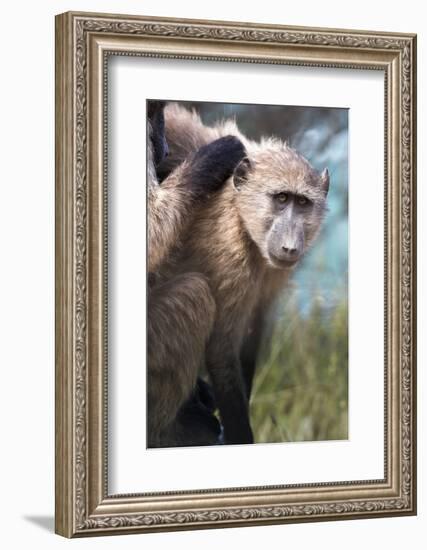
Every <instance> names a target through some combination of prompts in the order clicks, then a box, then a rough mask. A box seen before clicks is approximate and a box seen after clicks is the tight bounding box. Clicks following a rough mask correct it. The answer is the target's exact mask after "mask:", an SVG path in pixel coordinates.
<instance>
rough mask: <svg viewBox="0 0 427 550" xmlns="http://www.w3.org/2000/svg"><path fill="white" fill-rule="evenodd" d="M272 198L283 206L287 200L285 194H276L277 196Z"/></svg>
mask: <svg viewBox="0 0 427 550" xmlns="http://www.w3.org/2000/svg"><path fill="white" fill-rule="evenodd" d="M274 198H275V199H276V200H277V201H278V202H280V204H284V203H285V202H286V201H287V200H288V194H287V193H277V195H274Z"/></svg>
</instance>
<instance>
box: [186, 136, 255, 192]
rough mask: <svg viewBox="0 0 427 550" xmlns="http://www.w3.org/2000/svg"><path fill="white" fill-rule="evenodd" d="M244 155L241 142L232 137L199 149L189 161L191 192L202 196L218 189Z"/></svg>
mask: <svg viewBox="0 0 427 550" xmlns="http://www.w3.org/2000/svg"><path fill="white" fill-rule="evenodd" d="M245 154H246V151H245V148H244V146H243V144H242V142H241V141H240V140H239V139H238V138H236V137H234V136H225V137H222V138H219V139H217V140H215V141H213V142H212V143H209V144H208V145H204V146H203V147H201V148H200V149H199V150H198V151H197V152H196V153H194V155H193V156H192V157H191V159H190V160H191V170H190V172H189V175H188V177H189V178H190V182H189V183H190V187H191V189H192V191H193V192H194V193H195V194H196V195H202V196H203V195H204V194H206V193H210V192H213V191H216V190H217V189H219V188H220V187H221V185H222V184H223V183H224V182H225V181H226V180H227V179H228V178H229V177H230V176H231V175H232V174H233V172H234V169H235V168H236V166H237V164H238V163H239V162H240V161H241V160H242V158H244V156H245Z"/></svg>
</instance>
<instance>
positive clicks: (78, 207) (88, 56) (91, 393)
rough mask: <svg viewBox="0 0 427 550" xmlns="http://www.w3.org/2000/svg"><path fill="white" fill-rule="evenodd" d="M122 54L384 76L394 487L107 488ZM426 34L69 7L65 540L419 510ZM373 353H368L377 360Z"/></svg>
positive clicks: (60, 300) (61, 232) (59, 214)
mask: <svg viewBox="0 0 427 550" xmlns="http://www.w3.org/2000/svg"><path fill="white" fill-rule="evenodd" d="M111 55H118V56H144V57H153V58H164V57H165V58H172V59H173V58H180V59H192V60H196V59H197V60H201V61H205V62H206V63H209V62H212V61H234V62H236V61H237V62H245V63H253V64H257V63H270V64H284V65H298V66H301V67H305V66H306V67H337V68H347V69H350V70H351V69H368V70H370V69H372V70H376V71H382V72H383V73H384V81H385V89H384V121H385V140H384V163H385V164H384V166H385V190H386V192H385V250H386V256H385V257H386V262H385V264H386V265H385V278H386V281H385V287H386V297H385V298H386V299H385V302H386V308H385V312H384V315H385V357H386V360H385V368H384V386H385V410H384V416H385V426H384V441H385V448H384V474H385V475H384V478H383V479H369V480H366V481H352V480H349V481H348V482H336V483H335V482H328V483H306V484H298V485H287V486H286V485H283V486H262V487H243V488H239V489H235V490H229V489H228V490H225V489H224V490H221V489H214V490H200V491H199V490H198V491H182V492H177V491H175V492H174V491H170V492H162V493H144V494H126V495H115V494H113V495H112V494H109V492H108V475H107V464H108V452H107V451H108V446H107V435H108V433H107V412H108V404H107V393H106V390H107V382H108V380H107V372H106V356H107V346H108V342H107V339H106V287H105V269H106V262H107V250H106V212H105V202H106V201H105V193H106V187H105V181H106V177H107V175H106V171H107V169H106V161H105V160H106V150H107V131H106V117H107V108H106V101H107V84H106V82H107V74H106V73H107V70H106V67H107V64H106V61H107V60H108V57H109V56H111ZM415 178H416V36H415V35H412V34H401V33H383V32H381V33H376V32H366V31H354V30H351V31H348V30H335V29H334V30H332V29H312V28H303V27H284V26H276V25H274V26H269V25H256V24H249V23H235V22H233V23H232V22H218V21H196V20H194V21H193V20H178V19H164V18H152V17H137V16H124V15H107V14H90V13H73V12H68V13H65V14H61V15H58V16H57V17H56V392H55V399H56V418H55V422H56V493H55V496H56V509H55V522H56V532H57V533H58V534H60V535H63V536H65V537H81V536H91V535H107V534H124V533H135V532H150V531H172V530H180V529H202V528H215V527H230V526H250V525H265V524H274V523H289V522H301V521H321V520H338V519H350V518H368V517H384V516H399V515H413V514H415V513H416V187H415ZM366 353H367V354H368V355H369V350H367V351H366Z"/></svg>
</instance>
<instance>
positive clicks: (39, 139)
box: [0, 0, 427, 550]
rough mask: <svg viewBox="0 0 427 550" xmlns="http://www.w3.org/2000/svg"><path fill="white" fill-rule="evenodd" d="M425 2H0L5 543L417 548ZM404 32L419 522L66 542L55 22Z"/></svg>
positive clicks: (0, 498) (421, 525) (422, 523)
mask: <svg viewBox="0 0 427 550" xmlns="http://www.w3.org/2000/svg"><path fill="white" fill-rule="evenodd" d="M421 8H422V3H420V2H418V1H416V0H407V1H406V2H405V3H404V4H403V5H402V4H401V3H399V4H398V3H397V2H391V1H388V2H387V1H386V0H379V1H378V2H375V3H374V2H372V1H369V2H368V1H366V0H359V1H358V2H352V3H349V2H342V1H338V0H322V1H321V2H315V1H314V0H300V1H299V2H293V3H292V2H286V3H284V2H277V1H275V0H263V1H262V2H258V3H254V2H248V1H246V2H243V1H242V0H236V1H235V2H234V3H232V2H229V1H228V0H216V1H215V2H212V3H209V2H196V1H195V0H188V1H180V2H174V1H173V0H145V1H144V2H132V1H130V0H123V1H121V2H119V1H117V0H116V1H112V0H103V1H101V0H86V1H85V2H83V1H80V0H79V1H78V0H75V1H74V2H65V1H56V2H53V1H46V2H44V3H35V2H34V3H33V2H23V1H21V0H14V2H8V3H5V4H4V5H3V8H2V25H1V32H0V40H1V52H2V73H1V85H0V94H1V101H0V113H1V114H0V140H1V141H0V151H1V156H0V158H1V172H0V173H1V178H0V185H1V195H0V253H1V256H0V334H1V337H2V338H1V348H0V349H1V356H0V357H1V359H0V366H1V371H0V373H1V379H0V395H1V397H0V418H1V424H0V427H1V432H0V434H1V436H0V437H1V440H0V441H1V454H0V517H1V519H2V522H1V526H2V534H1V543H2V547H3V548H7V549H14V548H22V547H23V548H25V547H28V548H43V549H46V550H48V549H50V548H55V549H56V548H64V547H65V546H66V545H73V546H74V547H78V548H92V547H97V548H119V547H120V548H137V547H138V548H141V547H143V546H144V545H146V547H149V548H150V550H151V549H152V550H155V549H158V548H165V547H169V546H170V545H173V546H177V547H178V548H186V549H188V548H199V547H200V546H201V545H202V546H203V548H205V549H207V550H208V549H209V548H217V547H218V545H226V546H228V545H230V546H231V545H233V544H238V545H239V546H243V545H244V546H245V547H246V548H248V549H252V548H259V547H260V546H263V547H266V546H267V547H270V546H272V547H275V546H276V545H277V546H281V547H282V546H286V547H288V548H295V547H298V548H303V549H304V548H309V547H316V548H319V547H320V548H328V549H331V550H335V549H341V548H343V547H345V548H346V549H348V550H351V549H356V548H357V549H359V548H360V547H362V548H363V547H367V548H374V547H375V546H376V545H380V546H381V547H382V548H386V549H390V550H392V549H397V548H402V547H403V546H406V547H408V548H414V549H418V548H423V547H424V545H423V543H422V540H423V538H424V537H423V532H424V531H427V516H426V513H427V511H426V505H427V503H426V498H427V487H426V480H425V476H424V472H423V468H422V463H423V462H425V460H426V457H425V444H426V429H425V426H426V410H427V409H426V407H425V406H424V404H423V402H422V399H421V396H422V393H423V390H424V392H425V391H426V376H425V373H424V368H423V363H424V361H425V359H426V344H425V338H423V336H424V332H425V330H426V323H425V320H426V316H425V311H426V309H427V294H426V293H425V291H424V285H423V283H422V281H423V279H424V278H425V276H426V258H425V253H423V250H422V249H423V248H424V249H425V231H426V224H425V222H424V221H423V219H422V213H423V212H424V210H425V208H427V202H426V201H427V194H426V192H425V189H423V182H424V181H425V177H426V167H425V162H423V161H424V159H423V158H422V156H423V155H422V154H421V153H422V152H423V151H425V147H426V139H425V138H426V126H425V122H426V112H425V104H424V101H423V95H424V92H425V89H426V84H427V83H426V63H425V58H424V54H425V42H424V36H425V34H424V32H423V31H424V29H423V27H422V21H423V17H422V12H421ZM70 9H73V10H86V11H89V10H91V11H102V12H111V13H135V14H145V15H162V16H174V17H189V18H206V19H228V20H236V21H239V20H243V21H253V22H259V23H263V22H264V23H282V24H289V25H308V26H329V27H343V28H356V29H357V28H360V29H377V30H384V31H404V32H405V31H406V32H417V33H418V34H419V49H418V53H419V56H418V57H419V70H418V89H419V104H418V105H419V108H418V114H419V135H418V144H419V147H418V150H419V157H420V161H419V170H418V181H419V213H420V214H419V253H420V256H419V287H420V288H419V308H418V312H419V376H418V381H419V444H418V451H419V458H418V460H419V465H420V468H419V476H418V479H419V513H418V517H410V518H393V519H380V520H361V521H352V522H350V521H345V522H335V523H315V524H301V525H287V526H275V527H256V528H242V529H229V530H215V531H194V532H187V533H171V534H155V535H146V536H126V537H110V538H109V537H103V538H98V539H80V540H75V541H67V540H65V539H61V538H59V537H57V536H56V535H54V534H53V510H54V502H53V499H54V425H53V421H54V397H53V391H54V367H53V365H54V315H53V306H54V294H53V288H54V257H53V252H54V231H53V228H54V21H53V17H54V15H55V14H56V13H60V12H62V11H66V10H70Z"/></svg>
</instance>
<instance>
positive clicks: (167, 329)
mask: <svg viewBox="0 0 427 550" xmlns="http://www.w3.org/2000/svg"><path fill="white" fill-rule="evenodd" d="M149 132H150V134H149V136H150V138H151V137H152V133H153V128H152V127H151V126H149ZM157 141H158V142H160V143H161V142H162V140H157ZM153 143H156V140H153V139H149V140H148V151H147V159H148V164H147V182H148V272H149V291H148V331H147V332H148V369H147V371H148V376H147V388H148V389H147V401H148V426H147V432H148V446H150V447H166V446H180V445H206V444H213V443H215V442H216V440H217V437H218V431H219V424H218V422H217V420H216V419H215V417H213V416H212V410H211V408H209V407H204V406H203V404H202V403H197V404H195V400H194V399H193V401H192V402H190V403H189V405H190V408H191V414H190V412H189V409H188V407H187V409H188V410H187V409H185V408H184V409H182V407H183V405H184V404H185V403H186V402H187V401H188V400H189V398H190V397H191V395H192V393H193V391H194V390H195V388H196V381H197V376H198V372H199V368H200V365H201V363H202V362H203V360H204V354H205V347H206V342H207V340H208V337H209V336H210V333H211V330H212V327H213V322H214V318H215V302H214V300H213V297H212V294H211V291H210V289H209V285H208V283H207V279H206V277H205V276H204V275H203V274H201V273H197V272H191V271H185V272H181V273H180V274H177V275H174V276H172V277H169V278H167V279H166V280H164V279H163V280H162V277H160V276H159V269H160V268H161V266H162V265H163V264H164V263H165V261H166V260H167V259H168V258H169V257H170V255H171V251H172V249H173V248H176V247H178V246H179V244H180V239H181V236H182V235H183V234H184V233H185V231H186V229H187V228H188V226H189V224H190V223H191V220H192V215H193V213H194V212H195V208H196V205H199V204H200V202H201V199H203V198H205V196H207V195H209V194H210V193H211V192H214V191H216V190H217V189H218V188H219V187H220V186H221V185H223V183H224V181H225V180H226V179H227V178H228V177H229V176H230V174H232V172H233V170H234V168H235V166H236V165H237V163H238V162H239V161H240V160H241V159H242V158H243V156H244V154H245V151H244V148H243V146H242V144H241V143H240V141H239V140H238V139H236V138H235V137H223V138H221V139H219V140H216V141H215V142H214V143H212V144H209V145H208V146H205V147H201V148H199V149H198V150H197V152H195V153H194V154H192V155H190V156H189V157H188V158H187V159H186V160H185V161H184V162H183V163H182V164H181V165H180V166H178V167H177V168H176V169H175V170H174V171H173V172H172V173H171V174H170V175H169V176H168V177H167V178H166V179H165V181H164V182H163V183H162V184H161V185H160V184H159V182H158V179H157V173H156V166H155V161H154V159H155V154H154V153H155V151H154V150H153V149H154V147H153ZM196 397H197V396H196Z"/></svg>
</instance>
